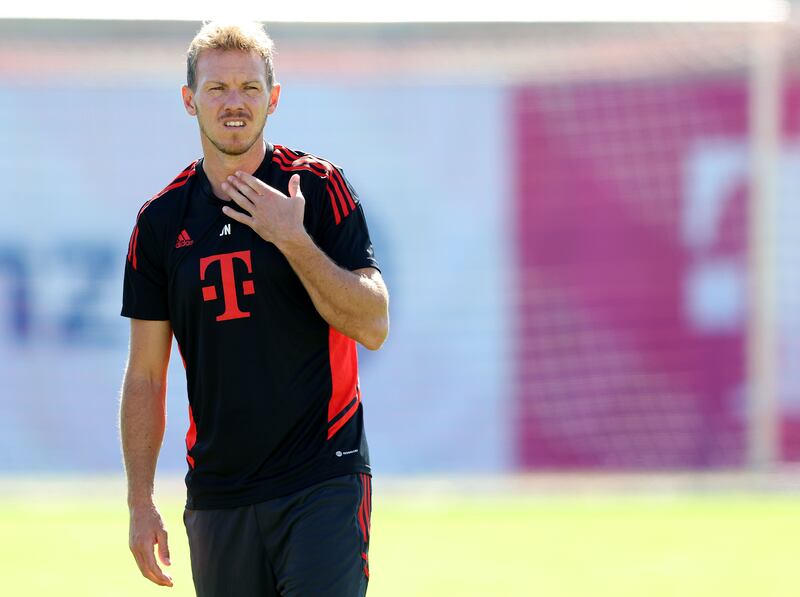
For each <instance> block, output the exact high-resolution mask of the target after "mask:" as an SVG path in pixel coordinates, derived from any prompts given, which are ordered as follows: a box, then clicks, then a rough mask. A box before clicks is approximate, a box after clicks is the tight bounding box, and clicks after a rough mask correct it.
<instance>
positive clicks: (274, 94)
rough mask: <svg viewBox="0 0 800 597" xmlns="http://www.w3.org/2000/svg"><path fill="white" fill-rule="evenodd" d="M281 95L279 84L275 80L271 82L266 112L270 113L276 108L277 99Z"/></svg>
mask: <svg viewBox="0 0 800 597" xmlns="http://www.w3.org/2000/svg"><path fill="white" fill-rule="evenodd" d="M280 97H281V84H280V83H278V82H275V83H273V84H272V89H271V90H270V92H269V106H267V114H272V113H273V112H275V110H277V109H278V100H279V99H280Z"/></svg>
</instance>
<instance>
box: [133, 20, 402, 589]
mask: <svg viewBox="0 0 800 597" xmlns="http://www.w3.org/2000/svg"><path fill="white" fill-rule="evenodd" d="M272 51H273V46H272V41H271V40H270V39H269V37H268V36H267V34H266V33H265V32H264V30H263V28H262V27H261V25H260V24H256V23H244V24H238V25H237V24H220V23H208V24H206V25H204V26H203V28H202V29H201V30H200V32H199V33H198V34H197V36H196V37H195V39H194V40H193V41H192V43H191V45H190V47H189V51H188V58H187V84H186V85H185V86H184V87H183V88H182V94H183V103H184V106H185V108H186V111H187V112H188V113H189V114H190V115H192V116H195V117H196V118H197V123H198V125H199V129H200V140H201V143H202V148H203V157H202V159H200V160H198V161H196V162H194V163H192V164H191V165H189V166H188V167H187V168H186V169H185V170H183V171H182V172H181V173H180V174H179V175H178V176H177V177H176V178H175V179H174V180H173V181H172V182H171V183H170V184H169V185H167V187H166V188H165V189H164V190H163V191H161V192H160V193H158V194H157V195H156V196H155V197H153V198H152V199H151V200H150V201H148V202H147V203H145V204H144V205H143V207H142V208H141V210H140V211H139V214H138V216H137V219H136V226H135V228H134V231H133V233H132V235H131V239H130V244H129V247H128V256H127V262H126V266H125V281H124V292H123V307H122V315H124V316H126V317H130V318H131V340H130V354H129V358H128V364H127V368H126V371H125V379H124V382H123V389H122V401H121V407H120V427H121V436H122V449H123V454H124V460H125V468H126V473H127V477H128V503H129V509H130V547H131V551H132V552H133V555H134V557H135V559H136V563H137V564H138V566H139V569H140V570H141V572H142V574H143V575H144V576H145V577H146V578H148V579H150V580H151V581H153V582H154V583H156V584H159V585H166V586H172V579H171V578H170V577H169V576H168V575H167V574H165V573H164V572H163V571H162V569H161V567H160V566H159V565H158V563H157V561H156V558H155V556H154V549H155V547H154V546H156V545H157V551H158V556H159V559H160V561H161V562H162V563H163V564H164V565H167V566H168V565H169V549H168V545H167V532H166V529H165V528H164V523H163V521H162V518H161V516H160V514H159V512H158V509H157V508H156V505H155V503H154V500H153V477H154V473H155V468H156V461H157V458H158V452H159V448H160V444H161V441H162V438H163V433H164V424H165V406H164V405H165V392H166V372H167V365H168V361H169V355H170V346H171V339H172V335H173V334H174V336H175V338H176V340H177V343H178V346H179V349H180V352H181V356H182V358H183V362H184V366H185V368H186V378H187V386H188V397H189V421H190V427H189V431H188V433H187V435H186V448H187V456H186V459H187V462H188V465H189V470H188V473H187V475H186V484H187V494H188V497H187V504H186V510H185V511H184V522H185V525H186V531H187V535H188V538H189V547H190V553H191V562H192V575H193V578H194V583H195V588H196V591H197V594H198V595H199V596H201V597H205V596H225V597H237V596H251V595H252V596H255V595H259V596H264V595H285V596H342V597H344V596H347V597H350V596H354V595H364V594H365V593H366V588H367V580H368V576H369V568H368V562H367V554H368V546H369V521H370V512H371V497H372V496H371V483H370V479H371V477H370V466H369V454H368V450H367V443H366V438H365V435H364V427H363V414H362V406H361V390H360V387H359V383H358V366H357V357H356V346H355V342H356V341H358V342H359V343H361V344H362V345H364V346H365V347H367V348H369V349H371V350H377V349H378V348H380V346H381V345H382V344H383V342H384V340H385V339H386V336H387V334H388V327H389V316H388V291H387V289H386V286H385V284H384V282H383V280H382V278H381V274H380V271H379V269H378V264H377V261H376V260H375V257H374V254H373V250H372V245H371V242H370V238H369V233H368V230H367V226H366V221H365V219H364V213H363V210H362V207H361V204H360V203H359V200H358V197H357V196H356V193H355V192H354V190H353V189H352V187H351V186H350V184H349V183H348V182H347V180H346V179H345V177H344V175H343V173H342V171H341V170H340V169H339V168H338V167H336V166H334V165H333V164H331V163H330V162H328V161H326V160H324V159H321V158H318V157H315V156H312V155H310V154H307V153H305V152H302V151H299V150H295V149H289V148H286V147H283V146H281V145H273V144H271V143H267V142H265V140H264V138H263V129H264V126H265V124H266V121H267V117H268V116H269V115H270V114H273V113H274V112H275V109H276V108H277V105H278V98H279V97H280V89H281V88H280V84H279V83H277V82H276V81H275V80H274V73H273V67H272Z"/></svg>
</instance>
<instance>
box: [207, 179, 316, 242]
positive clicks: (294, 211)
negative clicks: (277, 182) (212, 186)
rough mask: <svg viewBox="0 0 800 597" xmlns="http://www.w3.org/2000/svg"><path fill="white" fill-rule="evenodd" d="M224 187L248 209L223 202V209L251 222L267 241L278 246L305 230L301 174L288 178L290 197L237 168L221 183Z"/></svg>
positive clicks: (248, 223)
mask: <svg viewBox="0 0 800 597" xmlns="http://www.w3.org/2000/svg"><path fill="white" fill-rule="evenodd" d="M222 190H223V191H225V192H226V193H227V194H228V196H229V197H230V198H231V199H232V200H233V201H235V202H236V203H237V205H239V207H241V208H242V209H243V210H245V211H246V212H247V213H246V214H243V213H241V212H239V211H236V210H235V209H233V208H232V207H229V206H227V205H226V206H224V207H223V208H222V211H223V213H224V214H225V215H226V216H228V217H230V218H232V219H234V220H236V221H237V222H241V223H242V224H246V225H247V226H250V228H252V229H253V230H255V231H256V232H257V233H258V235H259V236H260V237H261V238H263V239H264V240H265V241H268V242H271V243H273V244H274V245H275V246H277V247H278V248H280V247H281V245H282V244H283V243H285V242H288V241H291V240H293V239H296V238H297V237H298V236H302V235H303V234H304V233H305V228H304V227H303V215H304V213H305V205H306V200H305V198H304V197H303V193H302V192H301V191H300V175H299V174H294V175H292V177H291V178H290V179H289V196H288V197H287V196H286V195H284V194H283V193H281V192H280V191H279V190H278V189H275V188H273V187H271V186H269V185H268V184H265V183H264V182H263V181H261V180H259V179H258V178H256V177H255V176H252V175H250V174H247V173H246V172H237V173H236V175H235V176H229V177H228V179H227V181H224V182H223V183H222Z"/></svg>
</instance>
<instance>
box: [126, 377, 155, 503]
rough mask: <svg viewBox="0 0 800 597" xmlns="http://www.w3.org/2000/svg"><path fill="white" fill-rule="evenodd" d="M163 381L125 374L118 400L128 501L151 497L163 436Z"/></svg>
mask: <svg viewBox="0 0 800 597" xmlns="http://www.w3.org/2000/svg"><path fill="white" fill-rule="evenodd" d="M165 396H166V382H153V381H150V380H146V379H132V378H130V377H129V376H128V375H127V374H126V376H125V381H124V383H123V386H122V400H121V403H120V435H121V439H122V455H123V458H124V460H125V473H126V475H127V477H128V505H129V506H131V507H133V506H135V505H141V504H147V503H149V502H151V501H152V499H153V479H154V477H155V472H156V462H157V461H158V453H159V451H160V449H161V441H162V439H163V438H164V427H165V422H166V417H165Z"/></svg>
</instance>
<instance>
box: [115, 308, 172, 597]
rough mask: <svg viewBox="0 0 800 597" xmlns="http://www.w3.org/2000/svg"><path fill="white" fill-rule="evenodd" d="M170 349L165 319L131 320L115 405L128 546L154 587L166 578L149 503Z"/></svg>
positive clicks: (164, 552) (164, 550)
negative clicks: (125, 480)
mask: <svg viewBox="0 0 800 597" xmlns="http://www.w3.org/2000/svg"><path fill="white" fill-rule="evenodd" d="M171 346H172V328H171V327H170V323H169V321H145V320H141V319H131V341H130V350H129V355H128V365H127V367H126V369H125V379H124V381H123V383H122V399H121V402H120V415H119V422H120V435H121V440H122V455H123V458H124V460H125V473H126V475H127V478H128V508H129V511H130V535H129V545H130V549H131V552H132V553H133V556H134V558H135V559H136V563H137V565H138V566H139V570H140V571H141V572H142V575H143V576H144V577H145V578H148V579H150V580H151V581H153V582H154V583H156V584H158V585H164V586H170V587H171V586H172V578H170V577H169V576H168V575H166V574H164V573H163V572H162V571H161V568H160V567H159V566H158V564H157V563H156V559H155V556H154V554H153V546H154V545H156V544H158V555H159V558H160V559H161V561H162V562H163V563H164V564H165V565H167V566H169V564H170V562H169V548H168V545H167V531H166V529H165V527H164V522H163V520H162V519H161V515H160V514H159V512H158V510H157V508H156V506H155V503H154V501H153V478H154V476H155V471H156V462H157V461H158V452H159V450H160V449H161V441H162V439H163V438H164V426H165V421H166V410H165V405H166V389H167V366H168V365H169V354H170V348H171Z"/></svg>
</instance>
